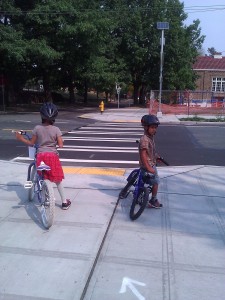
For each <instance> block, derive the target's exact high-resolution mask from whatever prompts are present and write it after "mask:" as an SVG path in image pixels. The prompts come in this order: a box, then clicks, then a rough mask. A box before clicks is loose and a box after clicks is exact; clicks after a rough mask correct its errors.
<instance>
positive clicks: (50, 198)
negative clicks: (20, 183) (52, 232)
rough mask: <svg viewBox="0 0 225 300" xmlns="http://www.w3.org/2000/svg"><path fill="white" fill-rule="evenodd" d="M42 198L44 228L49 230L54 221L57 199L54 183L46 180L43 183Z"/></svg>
mask: <svg viewBox="0 0 225 300" xmlns="http://www.w3.org/2000/svg"><path fill="white" fill-rule="evenodd" d="M41 196H42V204H41V218H42V222H43V225H44V227H45V228H46V229H49V228H50V227H51V226H52V224H53V221H54V215H55V198H54V191H53V186H52V183H51V181H50V180H48V179H45V180H44V181H43V183H42V190H41Z"/></svg>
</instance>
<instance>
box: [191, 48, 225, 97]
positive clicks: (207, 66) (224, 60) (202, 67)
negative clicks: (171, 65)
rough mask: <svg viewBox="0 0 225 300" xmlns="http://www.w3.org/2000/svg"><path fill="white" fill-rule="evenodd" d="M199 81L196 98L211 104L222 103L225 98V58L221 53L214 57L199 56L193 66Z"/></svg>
mask: <svg viewBox="0 0 225 300" xmlns="http://www.w3.org/2000/svg"><path fill="white" fill-rule="evenodd" d="M193 70H194V71H196V73H197V74H198V76H199V78H198V79H197V82H196V85H197V88H196V91H195V93H194V98H195V99H196V100H203V101H207V102H210V101H211V103H215V102H217V103H219V102H220V103H221V102H223V99H224V98H225V57H224V56H222V54H221V53H217V54H215V55H214V56H199V57H198V59H197V61H196V62H195V63H194V65H193Z"/></svg>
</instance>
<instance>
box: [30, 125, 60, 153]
mask: <svg viewBox="0 0 225 300" xmlns="http://www.w3.org/2000/svg"><path fill="white" fill-rule="evenodd" d="M33 134H34V135H36V136H37V144H38V151H37V152H38V153H42V152H52V153H56V154H58V151H57V149H56V145H57V137H59V136H62V132H61V131H60V129H59V128H58V127H56V126H53V125H37V126H35V127H34V130H33Z"/></svg>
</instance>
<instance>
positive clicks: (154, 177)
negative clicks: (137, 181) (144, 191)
mask: <svg viewBox="0 0 225 300" xmlns="http://www.w3.org/2000/svg"><path fill="white" fill-rule="evenodd" d="M153 169H154V170H155V174H152V173H150V172H147V171H146V170H145V169H143V168H142V169H141V172H142V175H143V176H144V175H145V174H146V173H147V174H149V175H150V176H149V178H147V179H146V180H145V182H146V183H147V184H149V185H151V186H152V185H155V184H159V181H160V180H159V175H158V171H157V168H156V166H153Z"/></svg>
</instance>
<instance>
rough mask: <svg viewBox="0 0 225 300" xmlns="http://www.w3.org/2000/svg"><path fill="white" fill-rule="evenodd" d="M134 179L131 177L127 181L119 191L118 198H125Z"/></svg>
mask: <svg viewBox="0 0 225 300" xmlns="http://www.w3.org/2000/svg"><path fill="white" fill-rule="evenodd" d="M135 180H136V179H135V178H132V179H131V180H130V181H128V182H127V184H126V185H125V187H124V188H123V189H122V190H121V191H120V193H119V198H120V199H123V198H127V196H128V194H129V191H130V188H131V187H132V185H133V184H134V182H135Z"/></svg>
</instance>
